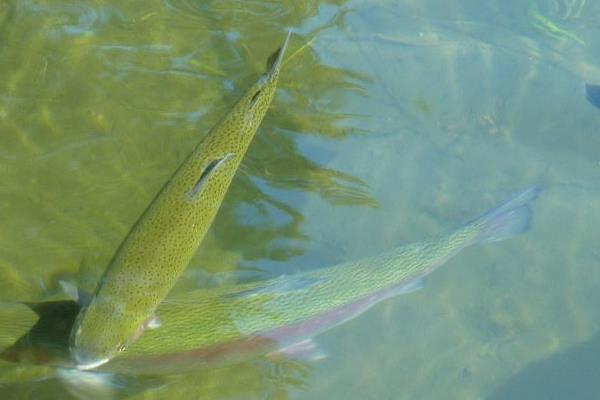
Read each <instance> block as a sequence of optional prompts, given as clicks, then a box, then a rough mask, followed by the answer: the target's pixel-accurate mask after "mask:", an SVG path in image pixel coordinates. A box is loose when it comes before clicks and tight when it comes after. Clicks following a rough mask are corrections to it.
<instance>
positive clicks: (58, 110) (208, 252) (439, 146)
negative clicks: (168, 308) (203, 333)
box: [0, 0, 600, 399]
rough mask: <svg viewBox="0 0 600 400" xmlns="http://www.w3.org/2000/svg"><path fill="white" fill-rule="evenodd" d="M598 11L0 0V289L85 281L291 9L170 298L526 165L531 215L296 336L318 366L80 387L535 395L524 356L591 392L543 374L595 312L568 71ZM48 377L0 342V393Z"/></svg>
mask: <svg viewBox="0 0 600 400" xmlns="http://www.w3.org/2000/svg"><path fill="white" fill-rule="evenodd" d="M598 15H600V5H598V4H595V3H593V2H586V1H585V0H538V1H525V2H524V1H517V0H513V1H496V2H486V3H485V4H483V3H482V2H478V1H461V2H459V1H450V2H447V1H446V2H441V1H439V0H428V1H420V2H412V1H401V2H398V1H352V0H350V1H341V0H338V1H320V2H317V1H315V2H293V1H280V2H270V1H251V2H240V1H208V2H206V1H204V2H202V1H192V0H161V1H146V2H143V3H140V2H132V3H131V4H130V5H126V4H124V3H123V2H117V1H114V0H106V1H102V2H98V1H80V2H72V3H69V2H66V1H63V0H60V1H42V0H39V1H37V0H36V1H34V0H22V1H17V0H14V1H5V2H4V3H2V5H0V57H1V59H2V62H1V63H0V75H1V76H2V79H0V131H1V132H2V134H1V135H0V220H1V221H2V224H1V225H2V228H1V229H0V250H1V251H0V300H2V301H11V302H12V301H44V300H48V299H52V298H59V297H60V296H62V294H61V290H60V287H59V285H58V280H59V279H71V280H74V281H77V282H79V283H80V284H81V285H82V286H88V287H90V286H91V287H93V285H94V283H95V282H94V279H95V278H94V277H95V276H97V275H99V274H100V273H101V272H102V271H103V268H104V267H105V266H106V264H107V263H108V261H109V259H110V257H111V256H112V254H113V253H114V251H115V249H116V247H117V246H118V244H119V243H120V242H121V240H122V239H123V237H124V236H125V235H126V234H127V232H128V230H129V228H130V227H131V225H132V224H133V223H134V222H135V220H136V219H137V218H138V216H139V214H140V213H141V212H142V211H143V209H144V208H145V206H146V205H147V204H148V203H149V202H150V201H151V199H152V198H153V196H154V195H155V193H156V192H157V190H158V189H159V188H160V187H161V186H162V185H163V183H164V182H165V180H166V179H168V177H169V176H170V174H171V173H172V171H173V170H174V168H176V166H177V165H178V164H179V163H180V162H181V161H182V160H183V158H184V157H185V156H186V155H187V154H188V152H189V151H190V150H191V149H192V148H193V147H194V145H195V144H196V143H197V142H198V141H199V140H200V138H201V137H202V135H203V134H204V133H206V132H207V131H208V130H209V129H210V128H211V127H212V126H213V125H214V124H215V123H216V122H217V121H218V120H219V119H220V118H221V116H222V115H223V114H224V113H226V112H227V110H228V109H229V107H230V106H231V105H232V104H233V102H235V100H236V99H237V97H238V96H240V95H241V93H243V92H244V90H245V89H246V88H247V87H248V86H249V85H251V84H252V82H253V81H254V79H255V78H256V77H257V76H258V74H260V73H261V72H262V70H263V69H264V65H265V60H266V57H267V56H268V55H269V54H270V53H272V51H273V50H274V49H275V48H276V47H277V46H278V45H279V44H280V43H281V41H282V40H283V37H284V36H285V32H286V31H287V29H288V28H290V27H291V28H293V30H294V32H295V34H294V37H293V41H292V43H291V52H290V54H293V53H294V50H296V49H300V48H301V47H302V46H304V45H305V44H307V43H310V45H309V46H308V47H306V48H305V49H304V50H302V51H300V52H298V53H297V54H296V55H294V56H293V57H294V58H293V59H292V60H293V61H290V62H289V63H288V64H286V65H285V67H284V71H283V73H282V76H281V79H280V90H279V92H278V95H277V97H276V99H275V101H274V103H273V105H272V108H271V110H270V111H269V113H268V115H267V117H266V119H265V121H264V123H263V125H262V126H261V128H260V130H259V132H258V134H257V137H256V139H255V141H254V143H253V144H252V146H251V148H250V150H249V153H248V155H247V156H246V158H245V160H244V162H243V165H242V167H241V170H240V171H239V173H238V175H237V176H236V178H235V181H234V183H233V185H232V187H231V190H230V192H229V193H228V195H227V198H226V200H225V203H224V204H223V206H222V208H221V211H220V213H219V215H218V217H217V219H216V221H215V223H214V225H213V227H212V228H211V231H210V234H209V237H208V239H206V240H205V242H204V243H203V245H202V247H201V249H200V250H199V252H198V254H197V256H196V257H195V259H194V260H193V261H192V264H191V266H190V269H189V270H188V271H187V272H186V279H184V280H182V282H181V283H180V285H178V287H177V288H176V290H177V291H178V292H179V293H185V291H186V290H190V289H191V288H195V287H197V286H198V285H202V284H203V282H204V281H205V276H206V271H210V272H217V273H225V272H228V271H233V270H242V271H258V274H259V275H261V276H273V275H278V274H281V273H291V272H296V271H301V270H305V269H309V268H319V267H324V266H327V265H331V264H334V263H337V262H341V261H347V260H352V259H355V258H358V257H362V256H366V255H371V254H377V253H378V252H380V251H384V250H386V249H389V248H392V247H395V246H397V245H400V244H402V243H410V242H413V241H417V240H421V239H424V238H427V237H429V236H431V235H435V234H438V233H440V232H445V231H447V230H449V229H452V228H454V227H456V226H459V225H461V224H462V223H464V222H466V221H468V220H470V219H471V218H473V217H475V216H476V215H477V214H479V213H480V212H482V211H484V210H486V209H487V208H489V207H490V206H492V205H493V204H495V203H497V202H498V201H500V200H502V199H504V198H506V197H507V196H508V195H509V194H510V193H512V192H514V191H516V190H518V189H521V188H524V187H527V186H530V185H532V184H535V183H540V182H541V183H543V184H544V185H545V187H546V191H545V193H544V195H543V196H542V197H541V198H540V200H539V201H538V202H537V203H536V205H535V222H534V225H533V227H532V230H531V231H530V232H529V233H528V234H527V235H526V236H523V237H519V238H515V239H514V240H511V241H509V242H503V243H497V244H490V245H485V246H481V247H478V248H472V249H469V250H468V251H466V252H465V253H464V254H461V255H460V256H459V257H457V258H455V259H454V260H451V261H450V262H449V263H448V265H447V266H445V267H444V268H443V269H441V270H440V271H438V272H436V273H435V274H433V275H432V276H431V277H430V279H428V284H427V287H426V288H425V289H424V290H421V291H419V292H417V293H414V294H410V295H406V296H403V297H400V298H396V299H392V300H389V301H387V302H385V303H383V304H381V305H379V306H378V307H376V308H374V309H372V310H371V311H369V312H368V313H367V314H365V315H363V316H361V317H359V318H357V319H355V320H353V321H352V322H350V323H348V324H346V325H344V326H341V327H338V328H336V329H334V330H332V331H330V332H327V333H326V334H324V335H322V336H320V337H319V338H318V342H319V343H320V344H321V345H322V346H323V347H324V348H325V349H326V350H327V352H328V353H329V357H328V358H327V359H325V360H322V361H320V362H318V363H306V362H300V361H293V360H290V361H280V362H274V361H271V360H267V359H263V358H257V359H253V360H249V361H247V362H244V363H241V364H238V365H233V366H226V367H221V368H214V369H209V370H203V371H197V372H193V373H190V374H185V375H176V376H128V377H122V378H121V379H120V380H118V381H117V382H118V384H116V385H115V386H113V387H112V388H111V389H110V390H109V391H108V392H106V393H104V394H103V396H105V397H107V398H110V397H117V398H134V399H142V398H143V399H163V398H164V399H166V398H179V397H182V398H191V397H202V398H208V399H237V398H244V399H252V398H256V399H264V398H268V399H285V398H291V399H304V398H306V399H314V398H348V399H354V398H356V399H364V398H373V399H387V398H389V399H414V398H452V399H477V398H482V399H483V398H490V399H500V398H509V397H510V398H519V396H521V395H522V396H523V398H527V399H538V398H539V399H547V398H549V394H548V393H549V392H548V391H546V390H544V389H540V383H539V382H540V381H543V380H544V379H543V378H542V377H544V376H554V377H555V378H554V379H553V383H554V385H556V386H555V388H556V392H557V393H571V394H572V393H573V391H579V392H580V393H597V391H598V389H600V387H599V385H598V383H597V382H596V381H595V380H594V379H593V377H592V376H587V375H586V374H577V375H575V374H568V373H564V371H569V370H570V371H572V370H573V369H577V368H578V367H581V366H582V365H584V366H585V365H590V368H592V367H591V366H593V365H594V364H593V360H592V361H590V360H589V359H586V358H585V357H582V355H581V354H582V352H584V353H585V352H590V353H591V352H594V351H596V352H597V350H598V345H597V342H598V340H597V337H598V334H599V332H600V318H599V317H600V315H599V314H600V312H599V311H598V310H600V307H598V304H600V294H599V292H598V291H597V289H596V288H597V287H598V285H599V284H600V273H599V272H598V268H599V266H600V265H599V264H600V253H598V251H597V250H596V248H597V243H596V242H595V240H594V238H595V237H597V236H598V235H599V234H600V232H599V231H598V228H597V227H598V226H600V225H599V224H598V222H599V221H600V211H599V210H600V208H599V206H600V179H599V178H598V175H599V173H600V159H599V156H598V154H600V151H599V150H600V136H599V135H598V132H597V131H598V129H597V127H598V125H599V124H600V112H599V111H598V110H597V109H596V108H594V107H593V105H591V104H590V103H589V102H588V101H587V100H586V96H585V92H584V85H585V83H586V82H587V83H591V84H600V70H599V67H598V66H599V65H600V48H599V47H598V44H597V42H596V41H595V40H594V38H595V37H597V35H598V33H599V32H598V26H600V25H599V22H600V20H599V17H598ZM82 265H83V266H84V268H83V270H84V271H87V272H86V274H81V273H80V270H82V268H81V267H82ZM88 275H89V276H88ZM556 377H559V379H558V378H556ZM586 377H587V379H586ZM65 388H66V386H65V384H64V382H63V381H61V380H60V379H59V378H58V377H57V373H56V370H54V369H53V368H50V367H45V366H31V365H27V364H21V365H15V364H12V363H10V362H4V361H3V362H1V363H0V392H1V393H2V395H3V396H2V398H7V399H12V398H15V399H16V398H19V399H22V398H31V399H34V398H35V399H50V398H56V397H57V396H59V395H61V398H62V393H63V392H64V390H65ZM569 389H571V390H572V391H570V390H569ZM77 395H79V396H80V397H81V396H83V397H85V396H86V394H85V393H83V394H82V393H81V392H80V393H73V395H72V396H73V398H76V397H75V396H77ZM556 398H565V397H556Z"/></svg>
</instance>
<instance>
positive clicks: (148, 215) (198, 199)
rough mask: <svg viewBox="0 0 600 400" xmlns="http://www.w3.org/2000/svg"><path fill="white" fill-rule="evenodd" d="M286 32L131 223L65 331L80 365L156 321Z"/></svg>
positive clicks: (241, 143) (261, 99)
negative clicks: (229, 106)
mask: <svg viewBox="0 0 600 400" xmlns="http://www.w3.org/2000/svg"><path fill="white" fill-rule="evenodd" d="M289 37H290V34H289V33H288V36H287V38H286V40H285V42H284V44H283V45H282V47H281V48H280V49H279V50H278V51H276V52H275V53H274V54H273V56H272V57H271V58H270V59H269V63H268V68H267V71H266V73H265V74H264V75H262V76H261V77H260V78H259V79H258V81H257V82H256V83H255V84H254V85H253V86H252V87H251V88H250V89H249V90H248V91H247V92H246V94H245V95H244V96H243V97H242V98H241V99H240V100H239V101H238V102H237V103H236V104H235V106H234V107H233V109H232V110H231V111H230V112H229V114H227V115H226V116H225V118H223V119H222V120H221V122H219V123H218V124H217V126H215V127H214V128H213V129H212V130H211V131H210V132H209V134H208V135H207V136H206V137H204V139H203V140H202V141H201V143H200V144H199V145H198V146H197V147H196V149H195V150H194V151H193V152H192V153H191V154H190V155H189V156H188V157H187V159H186V160H185V161H184V162H183V163H182V164H181V166H180V167H179V168H178V169H177V171H176V172H175V173H174V175H173V176H172V177H171V179H170V180H169V181H168V182H167V183H166V184H165V186H164V187H163V188H162V190H161V191H160V192H159V193H158V195H157V196H156V198H155V199H154V200H153V201H152V203H151V204H150V205H149V206H148V208H147V209H146V211H145V212H144V213H143V214H142V216H141V217H140V218H139V220H138V221H137V222H136V224H135V225H134V226H133V228H132V229H131V231H130V232H129V234H128V235H127V237H126V238H125V240H124V241H123V243H122V244H121V246H120V247H119V249H118V250H117V252H116V254H115V255H114V257H113V259H112V261H111V262H110V264H109V266H108V267H107V269H106V271H105V272H104V275H103V276H102V278H101V279H100V281H99V283H98V285H97V287H96V290H95V291H94V293H93V294H92V296H91V299H90V300H89V303H88V304H87V305H86V306H85V307H84V308H83V309H82V311H81V312H80V313H79V315H78V317H77V319H76V322H75V324H74V326H73V330H72V332H71V338H70V350H71V354H72V358H73V360H74V362H75V363H76V365H77V366H78V367H79V368H80V369H89V368H94V367H97V366H99V365H101V364H103V363H105V362H107V361H109V360H110V359H111V358H113V357H114V356H115V355H116V354H118V353H119V352H121V351H123V350H124V349H126V348H127V347H128V346H129V345H130V344H131V343H133V342H134V341H135V340H136V339H137V338H138V337H139V336H140V335H141V333H142V332H143V330H144V329H145V328H147V327H151V326H156V325H158V324H159V321H158V320H157V319H156V318H154V316H153V315H154V311H155V309H156V307H157V306H158V305H159V304H160V302H161V301H162V300H163V299H164V298H165V297H166V296H167V294H168V293H169V291H170V290H171V289H172V288H173V286H174V284H175V282H176V280H177V279H178V278H179V276H180V275H181V273H182V272H183V271H184V269H185V268H186V266H187V265H188V263H189V261H190V259H191V258H192V256H193V255H194V253H195V252H196V250H197V248H198V245H199V244H200V242H201V240H202V239H203V237H204V235H205V234H206V232H207V230H208V228H209V227H210V225H211V223H212V221H213V219H214V217H215V215H216V213H217V211H218V209H219V207H220V205H221V202H222V201H223V198H224V196H225V193H226V192H227V189H228V187H229V185H230V184H231V181H232V179H233V177H234V175H235V173H236V171H237V169H238V166H239V164H240V161H241V160H242V158H243V157H244V154H245V153H246V150H247V148H248V146H249V144H250V142H251V141H252V139H253V137H254V135H255V133H256V130H257V128H258V126H259V125H260V123H261V121H262V119H263V117H264V116H265V113H266V112H267V109H268V108H269V105H270V104H271V101H272V99H273V96H274V94H275V90H276V86H277V81H278V77H279V71H280V67H281V62H282V57H283V54H284V52H285V49H286V47H287V43H288V41H289Z"/></svg>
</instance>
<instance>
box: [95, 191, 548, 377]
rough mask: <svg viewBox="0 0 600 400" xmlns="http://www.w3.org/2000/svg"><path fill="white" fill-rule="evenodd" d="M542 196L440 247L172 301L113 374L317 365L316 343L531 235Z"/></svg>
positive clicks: (514, 203)
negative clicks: (442, 273) (459, 264)
mask: <svg viewBox="0 0 600 400" xmlns="http://www.w3.org/2000/svg"><path fill="white" fill-rule="evenodd" d="M538 192H539V189H538V188H531V189H528V190H525V191H523V192H520V193H518V194H517V195H516V196H514V197H513V198H511V199H510V200H509V201H507V202H505V203H504V204H502V205H500V206H498V207H496V208H495V209H493V210H491V211H489V212H487V213H486V214H484V215H483V216H481V217H480V218H478V219H476V220H474V221H473V222H471V223H469V224H467V225H466V226H464V227H462V228H460V229H457V230H456V231H454V232H452V233H450V234H449V235H446V236H442V237H440V238H438V239H436V240H431V241H428V242H422V243H416V244H411V245H407V246H402V247H399V248H397V249H395V250H392V251H390V252H387V253H384V254H381V255H379V256H375V257H371V258H366V259H363V260H360V261H355V262H349V263H344V264H339V265H335V266H332V267H329V268H323V269H319V270H313V271H309V272H306V273H301V274H296V275H289V276H281V277H278V278H274V279H271V280H266V281H262V282H251V283H245V284H238V285H230V286H225V287H217V288H210V289H204V290H198V291H194V292H192V293H187V294H186V295H185V297H184V298H182V299H177V298H169V299H166V300H165V301H164V302H163V303H161V305H160V306H159V307H158V309H157V310H156V314H157V316H159V318H160V319H161V320H162V325H161V326H160V328H158V329H155V330H152V331H148V332H147V333H145V334H144V336H142V337H141V338H140V339H139V340H138V341H137V342H135V343H133V344H132V345H131V346H129V347H128V348H127V349H126V350H125V351H124V352H123V353H122V354H120V355H119V357H116V358H114V359H113V360H111V362H110V363H108V364H106V366H103V367H102V368H103V369H106V370H107V371H110V370H112V371H131V370H146V371H157V370H158V371H161V372H168V371H173V370H179V369H181V368H185V367H196V366H199V365H204V364H207V363H210V364H212V363H214V362H223V361H227V360H231V359H234V360H237V359H238V358H239V357H243V356H244V355H249V354H252V355H255V354H270V355H272V356H277V355H284V356H295V357H300V358H305V359H306V358H308V359H318V358H321V357H323V355H324V353H323V352H322V351H321V350H320V349H319V348H318V346H316V344H315V343H314V342H313V341H312V338H313V337H314V336H315V335H318V334H319V333H321V332H323V331H325V330H328V329H330V328H332V327H334V326H336V325H339V324H341V323H344V322H346V321H348V320H350V319H352V318H354V317H356V316H357V315H359V314H361V313H363V312H364V311H366V310H367V309H369V308H370V307H372V306H373V305H375V304H377V303H378V302H380V301H382V300H384V299H387V298H389V297H392V296H395V295H398V294H402V293H408V292H411V291H413V290H416V289H418V288H420V287H421V286H422V279H423V277H424V276H425V275H427V274H429V273H430V272H432V271H433V270H434V269H435V268H437V267H439V266H440V265H442V264H443V263H444V262H445V261H447V260H448V259H449V258H451V257H452V256H454V255H456V254H457V253H458V252H460V251H461V250H463V249H464V248H466V247H468V246H470V245H473V244H476V243H482V242H492V241H498V240H503V239H506V238H509V237H511V236H513V235H514V234H518V233H521V232H524V231H525V230H527V229H528V227H529V225H530V220H531V215H532V212H531V209H530V207H529V203H530V202H532V201H533V200H534V199H535V198H536V197H537V195H538Z"/></svg>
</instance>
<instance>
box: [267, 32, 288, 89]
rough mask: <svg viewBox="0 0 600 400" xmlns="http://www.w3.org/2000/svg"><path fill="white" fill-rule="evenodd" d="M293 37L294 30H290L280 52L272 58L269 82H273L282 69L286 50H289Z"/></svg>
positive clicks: (268, 72)
mask: <svg viewBox="0 0 600 400" xmlns="http://www.w3.org/2000/svg"><path fill="white" fill-rule="evenodd" d="M291 36H292V30H291V29H290V30H288V33H287V36H286V37H285V41H284V42H283V44H282V45H281V47H280V48H279V50H277V51H276V52H275V54H273V55H272V56H271V59H270V64H271V65H270V67H269V70H268V71H267V80H271V79H272V78H273V76H275V75H276V74H277V73H278V72H279V69H280V68H281V63H282V61H283V55H284V53H285V50H286V49H287V46H288V43H289V41H290V37H291Z"/></svg>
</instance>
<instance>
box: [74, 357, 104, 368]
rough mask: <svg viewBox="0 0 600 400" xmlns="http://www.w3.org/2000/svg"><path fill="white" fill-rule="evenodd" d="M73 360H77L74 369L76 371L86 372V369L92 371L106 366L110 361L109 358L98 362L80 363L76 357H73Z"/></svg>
mask: <svg viewBox="0 0 600 400" xmlns="http://www.w3.org/2000/svg"><path fill="white" fill-rule="evenodd" d="M75 359H76V360H77V364H76V367H77V369H80V370H83V371H86V370H88V369H94V368H97V367H99V366H101V365H103V364H106V363H107V362H109V361H110V358H108V357H107V358H103V359H100V360H94V361H88V362H81V361H80V360H79V359H78V358H77V357H75Z"/></svg>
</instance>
